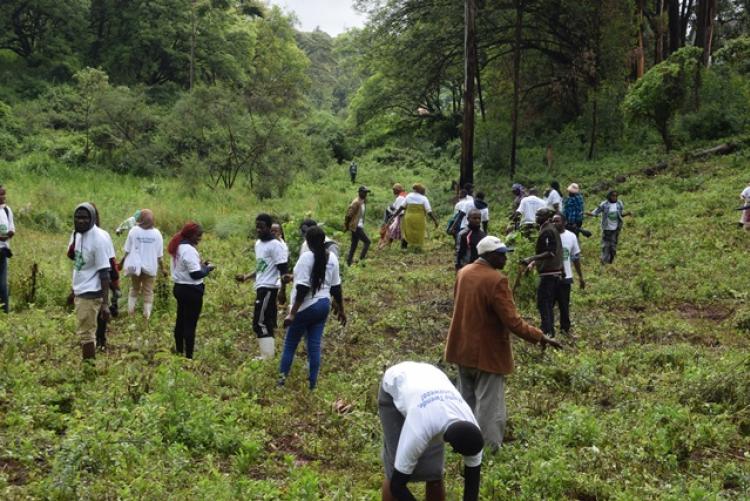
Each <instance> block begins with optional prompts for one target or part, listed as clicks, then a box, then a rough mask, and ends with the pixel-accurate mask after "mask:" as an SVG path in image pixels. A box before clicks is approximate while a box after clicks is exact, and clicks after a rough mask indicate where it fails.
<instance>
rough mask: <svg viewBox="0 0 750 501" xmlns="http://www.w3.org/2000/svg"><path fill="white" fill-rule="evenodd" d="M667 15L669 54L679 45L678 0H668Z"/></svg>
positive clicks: (680, 45)
mask: <svg viewBox="0 0 750 501" xmlns="http://www.w3.org/2000/svg"><path fill="white" fill-rule="evenodd" d="M668 2H669V5H667V15H668V16H669V24H668V26H669V49H668V53H669V54H671V53H673V52H674V51H676V50H677V49H679V48H680V47H682V44H681V43H680V21H681V19H680V0H668Z"/></svg>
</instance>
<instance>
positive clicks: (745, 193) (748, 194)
mask: <svg viewBox="0 0 750 501" xmlns="http://www.w3.org/2000/svg"><path fill="white" fill-rule="evenodd" d="M740 198H742V199H743V200H744V201H745V202H746V203H748V204H750V186H748V187H746V188H745V189H744V190H742V193H741V194H740Z"/></svg>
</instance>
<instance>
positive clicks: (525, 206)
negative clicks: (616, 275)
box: [510, 181, 631, 264]
mask: <svg viewBox="0 0 750 501" xmlns="http://www.w3.org/2000/svg"><path fill="white" fill-rule="evenodd" d="M511 191H512V193H513V196H514V199H513V213H512V216H511V218H512V221H513V223H514V224H513V225H512V226H511V227H510V229H511V230H513V229H517V230H520V231H521V232H522V233H523V234H524V235H527V236H529V235H530V234H531V232H532V230H533V229H534V228H536V225H537V220H536V214H537V212H538V211H539V210H541V209H549V210H552V211H554V212H558V213H560V214H561V215H562V216H563V217H564V218H565V227H566V228H567V229H568V230H569V231H571V232H572V233H574V234H575V235H576V237H578V236H579V235H583V236H585V237H590V236H591V232H590V231H588V230H586V229H584V227H583V223H584V216H590V217H596V216H599V215H601V229H602V241H601V256H600V261H601V263H602V264H611V263H612V262H614V259H615V255H616V254H617V244H618V242H619V236H620V231H621V230H622V225H623V218H624V217H626V216H629V215H631V214H630V212H626V211H625V210H624V205H623V203H622V201H621V200H619V193H618V192H617V190H610V191H609V192H608V193H607V196H606V198H605V200H603V201H602V202H601V203H600V204H599V205H598V206H597V207H596V209H594V210H593V211H589V212H587V211H585V209H584V199H583V194H582V193H581V189H580V187H579V185H578V184H577V183H571V184H570V185H569V186H568V188H567V196H566V197H563V196H562V193H561V191H560V183H558V182H557V181H552V183H550V188H549V190H547V192H546V195H545V197H544V198H541V197H539V196H538V195H539V191H538V190H537V189H536V188H533V187H532V188H529V189H525V188H524V187H523V186H522V185H521V184H518V183H516V184H513V186H512V187H511Z"/></svg>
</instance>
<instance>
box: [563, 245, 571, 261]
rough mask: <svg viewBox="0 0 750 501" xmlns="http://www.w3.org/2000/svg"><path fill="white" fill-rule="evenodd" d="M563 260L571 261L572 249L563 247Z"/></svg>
mask: <svg viewBox="0 0 750 501" xmlns="http://www.w3.org/2000/svg"><path fill="white" fill-rule="evenodd" d="M563 261H570V249H568V248H567V247H563Z"/></svg>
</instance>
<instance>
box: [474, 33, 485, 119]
mask: <svg viewBox="0 0 750 501" xmlns="http://www.w3.org/2000/svg"><path fill="white" fill-rule="evenodd" d="M474 61H476V63H477V65H476V70H477V96H478V97H479V112H480V113H481V114H482V122H484V120H485V118H486V117H485V113H484V97H483V96H482V78H481V77H482V72H481V71H479V51H478V50H477V40H476V38H474Z"/></svg>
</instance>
